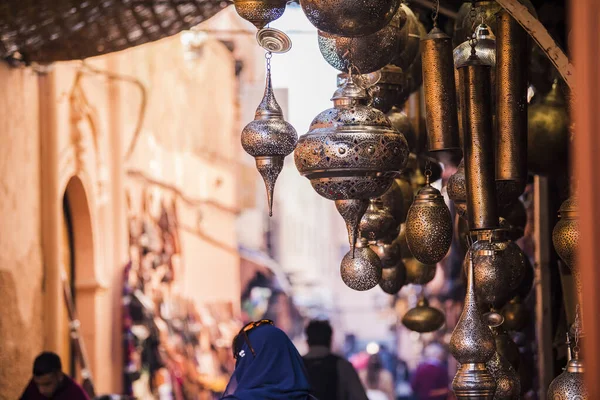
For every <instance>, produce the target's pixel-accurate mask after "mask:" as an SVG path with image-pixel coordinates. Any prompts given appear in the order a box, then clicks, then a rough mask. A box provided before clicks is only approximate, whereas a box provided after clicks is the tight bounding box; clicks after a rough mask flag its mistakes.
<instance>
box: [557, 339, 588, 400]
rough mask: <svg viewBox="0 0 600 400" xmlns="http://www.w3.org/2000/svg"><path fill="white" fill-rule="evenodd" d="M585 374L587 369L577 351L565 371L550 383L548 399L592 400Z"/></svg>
mask: <svg viewBox="0 0 600 400" xmlns="http://www.w3.org/2000/svg"><path fill="white" fill-rule="evenodd" d="M584 373H585V368H584V365H583V362H582V361H581V360H580V358H579V352H577V351H575V352H574V353H573V358H572V359H571V360H570V361H569V363H568V364H567V368H566V369H565V371H564V372H563V373H562V374H560V375H559V376H557V377H556V378H555V379H554V380H553V381H552V383H550V386H549V387H548V393H547V396H546V398H547V399H548V400H590V399H591V397H590V394H589V392H588V390H587V388H586V386H585V381H584V376H583V374H584Z"/></svg>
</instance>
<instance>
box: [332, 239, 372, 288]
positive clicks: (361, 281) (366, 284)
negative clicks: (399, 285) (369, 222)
mask: <svg viewBox="0 0 600 400" xmlns="http://www.w3.org/2000/svg"><path fill="white" fill-rule="evenodd" d="M340 274H341V276H342V280H343V281H344V283H345V284H346V286H348V287H349V288H350V289H354V290H357V291H365V290H369V289H372V288H374V287H375V286H377V285H378V284H379V281H381V277H382V267H381V260H379V257H378V256H377V254H375V252H373V250H371V249H370V248H369V244H368V243H367V241H366V240H365V239H364V238H361V239H360V240H359V241H358V243H357V244H356V249H355V250H354V251H353V250H350V251H349V252H348V253H346V255H345V256H344V258H343V259H342V263H341V265H340Z"/></svg>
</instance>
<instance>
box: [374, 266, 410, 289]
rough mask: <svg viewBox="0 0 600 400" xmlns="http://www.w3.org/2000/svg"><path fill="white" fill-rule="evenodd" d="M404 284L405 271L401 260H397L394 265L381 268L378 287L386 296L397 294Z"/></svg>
mask: <svg viewBox="0 0 600 400" xmlns="http://www.w3.org/2000/svg"><path fill="white" fill-rule="evenodd" d="M405 283H406V269H405V268H404V263H402V260H401V259H398V260H397V262H396V265H393V266H391V267H383V269H382V274H381V281H379V287H380V288H381V290H383V291H384V292H385V293H387V294H391V295H395V294H397V293H398V292H399V291H400V289H402V286H404V284H405Z"/></svg>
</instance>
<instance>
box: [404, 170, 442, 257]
mask: <svg viewBox="0 0 600 400" xmlns="http://www.w3.org/2000/svg"><path fill="white" fill-rule="evenodd" d="M406 242H407V244H408V247H409V249H410V251H411V253H412V255H413V257H415V258H416V259H417V260H419V261H420V262H422V263H424V264H436V263H437V262H439V261H441V260H442V259H443V258H444V257H445V256H446V254H447V253H448V250H449V249H450V245H451V244H452V216H451V215H450V211H449V210H448V207H447V206H446V203H445V202H444V197H443V196H442V194H441V193H440V191H439V190H437V189H436V188H434V187H433V186H431V185H429V182H427V184H426V185H425V187H424V188H422V189H421V190H420V191H419V193H418V194H417V196H416V197H415V199H414V201H413V204H412V205H411V206H410V209H409V210H408V216H407V218H406Z"/></svg>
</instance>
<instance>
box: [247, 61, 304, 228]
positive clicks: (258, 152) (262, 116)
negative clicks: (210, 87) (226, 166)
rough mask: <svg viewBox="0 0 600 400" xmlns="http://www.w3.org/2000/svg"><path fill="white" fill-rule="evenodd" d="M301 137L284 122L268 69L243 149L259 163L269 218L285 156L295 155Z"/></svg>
mask: <svg viewBox="0 0 600 400" xmlns="http://www.w3.org/2000/svg"><path fill="white" fill-rule="evenodd" d="M297 142H298V134H297V133H296V130H295V129H294V127H293V126H292V125H291V124H290V123H288V122H286V121H285V120H284V119H283V112H282V111H281V107H280V106H279V104H278V103H277V100H276V99H275V95H274V94H273V87H272V85H271V70H270V68H269V67H268V66H267V83H266V88H265V94H264V96H263V99H262V101H261V102H260V104H259V105H258V108H257V109H256V113H255V115H254V121H252V122H250V123H249V124H248V125H246V127H245V128H244V130H243V131H242V147H243V148H244V150H245V151H246V153H248V154H250V155H251V156H252V157H254V159H255V160H256V167H257V168H258V172H259V173H260V175H261V176H262V178H263V180H264V181H265V186H266V189H267V199H268V202H269V215H270V216H272V215H273V191H274V190H275V182H276V181H277V177H278V176H279V173H280V172H281V170H282V169H283V160H284V158H285V156H287V155H288V154H290V153H291V152H292V151H294V148H295V147H296V143H297Z"/></svg>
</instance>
